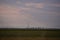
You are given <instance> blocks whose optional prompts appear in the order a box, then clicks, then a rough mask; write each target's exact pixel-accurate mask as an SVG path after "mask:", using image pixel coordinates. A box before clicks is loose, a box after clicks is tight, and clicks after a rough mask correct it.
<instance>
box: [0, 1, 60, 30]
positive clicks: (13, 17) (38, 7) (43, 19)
mask: <svg viewBox="0 0 60 40" xmlns="http://www.w3.org/2000/svg"><path fill="white" fill-rule="evenodd" d="M28 25H29V27H35V28H36V27H40V28H59V29H60V0H0V28H27V27H28Z"/></svg>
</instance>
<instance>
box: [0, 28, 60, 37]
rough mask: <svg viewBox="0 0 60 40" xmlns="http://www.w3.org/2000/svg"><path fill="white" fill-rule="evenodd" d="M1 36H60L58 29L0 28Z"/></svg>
mask: <svg viewBox="0 0 60 40" xmlns="http://www.w3.org/2000/svg"><path fill="white" fill-rule="evenodd" d="M0 37H60V30H57V29H7V28H6V29H0Z"/></svg>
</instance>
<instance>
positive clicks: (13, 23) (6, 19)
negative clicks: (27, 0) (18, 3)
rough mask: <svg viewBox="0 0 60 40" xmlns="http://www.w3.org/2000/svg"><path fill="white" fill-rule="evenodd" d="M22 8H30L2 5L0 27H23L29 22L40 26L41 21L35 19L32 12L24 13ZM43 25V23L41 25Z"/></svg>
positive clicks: (0, 7)
mask: <svg viewBox="0 0 60 40" xmlns="http://www.w3.org/2000/svg"><path fill="white" fill-rule="evenodd" d="M22 10H29V9H27V8H18V7H15V6H9V5H1V6H0V19H1V20H0V22H1V23H0V28H1V27H2V28H5V27H7V28H11V27H12V28H21V27H22V28H23V27H26V26H27V23H28V22H29V24H32V25H31V26H38V25H39V24H40V23H38V22H36V21H34V19H32V16H31V15H30V14H22ZM40 26H41V25H40Z"/></svg>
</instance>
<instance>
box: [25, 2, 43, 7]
mask: <svg viewBox="0 0 60 40" xmlns="http://www.w3.org/2000/svg"><path fill="white" fill-rule="evenodd" d="M25 6H27V7H35V8H43V7H44V4H43V3H25Z"/></svg>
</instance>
